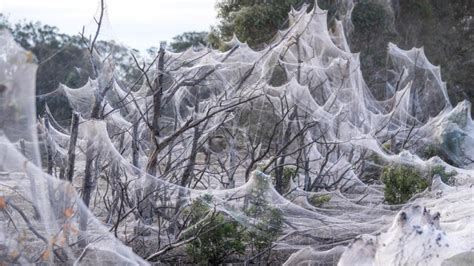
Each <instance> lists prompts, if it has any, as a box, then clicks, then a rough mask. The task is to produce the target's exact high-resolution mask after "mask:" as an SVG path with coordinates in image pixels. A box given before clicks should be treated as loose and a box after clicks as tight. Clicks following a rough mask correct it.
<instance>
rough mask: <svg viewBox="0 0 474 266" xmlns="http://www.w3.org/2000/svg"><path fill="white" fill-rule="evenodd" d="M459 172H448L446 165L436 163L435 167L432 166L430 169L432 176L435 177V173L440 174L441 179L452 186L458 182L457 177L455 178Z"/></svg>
mask: <svg viewBox="0 0 474 266" xmlns="http://www.w3.org/2000/svg"><path fill="white" fill-rule="evenodd" d="M457 174H458V173H457V172H456V171H455V170H453V171H451V172H446V167H444V166H442V165H435V166H434V167H432V168H431V169H430V177H433V176H435V175H439V176H440V177H441V180H442V181H443V182H444V183H445V184H448V185H450V186H453V185H455V184H456V179H454V177H455V176H456V175H457Z"/></svg>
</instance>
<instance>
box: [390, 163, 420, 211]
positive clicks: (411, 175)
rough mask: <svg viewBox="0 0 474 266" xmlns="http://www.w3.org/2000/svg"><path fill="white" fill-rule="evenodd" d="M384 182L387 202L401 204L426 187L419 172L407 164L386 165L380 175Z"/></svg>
mask: <svg viewBox="0 0 474 266" xmlns="http://www.w3.org/2000/svg"><path fill="white" fill-rule="evenodd" d="M381 180H382V182H383V183H384V184H385V200H386V201H387V202H388V203H389V204H403V203H405V202H407V201H408V200H409V199H410V198H411V197H412V196H413V195H415V194H416V193H419V192H422V191H423V190H425V189H426V188H427V187H428V181H427V180H425V179H424V178H423V177H422V175H421V173H420V172H419V171H418V170H416V169H415V168H413V167H410V166H407V165H388V166H386V167H384V170H383V172H382V176H381Z"/></svg>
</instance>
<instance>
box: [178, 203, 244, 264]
mask: <svg viewBox="0 0 474 266" xmlns="http://www.w3.org/2000/svg"><path fill="white" fill-rule="evenodd" d="M211 199H212V196H210V195H207V196H204V197H202V198H199V199H196V200H195V201H194V202H193V203H192V204H191V206H190V207H189V211H190V220H189V221H190V224H191V226H195V227H194V228H193V229H192V230H191V231H190V232H188V234H189V235H195V234H197V235H198V237H197V238H196V239H195V240H194V241H192V242H191V243H190V244H188V245H187V246H186V252H187V254H188V255H189V256H190V257H192V258H193V259H194V262H195V263H198V264H212V265H217V264H220V263H223V262H224V261H225V259H226V258H227V257H228V256H230V255H234V254H242V253H243V252H244V251H245V242H244V239H245V237H246V235H245V232H244V228H243V227H242V226H241V225H240V224H239V223H237V222H236V221H234V220H232V219H230V218H228V217H227V216H225V215H224V214H222V213H217V214H214V215H212V212H213V210H212V209H211V208H209V202H210V201H211Z"/></svg>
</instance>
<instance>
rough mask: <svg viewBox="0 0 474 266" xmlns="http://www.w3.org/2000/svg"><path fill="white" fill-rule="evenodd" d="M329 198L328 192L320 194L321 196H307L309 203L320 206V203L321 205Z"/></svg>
mask: <svg viewBox="0 0 474 266" xmlns="http://www.w3.org/2000/svg"><path fill="white" fill-rule="evenodd" d="M330 200H331V195H329V194H328V195H322V196H317V195H313V196H311V197H309V198H308V201H309V203H311V204H312V205H314V206H316V207H320V206H321V205H323V204H324V203H326V202H329V201H330Z"/></svg>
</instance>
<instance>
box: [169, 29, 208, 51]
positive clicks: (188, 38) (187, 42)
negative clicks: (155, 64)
mask: <svg viewBox="0 0 474 266" xmlns="http://www.w3.org/2000/svg"><path fill="white" fill-rule="evenodd" d="M208 35H209V33H207V32H205V31H202V32H196V31H192V32H185V33H183V34H180V35H178V36H175V37H173V42H171V43H170V46H171V49H172V50H173V51H175V52H182V51H185V50H186V49H188V48H189V47H195V46H199V45H204V46H206V45H207V43H208V40H207V39H208Z"/></svg>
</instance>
